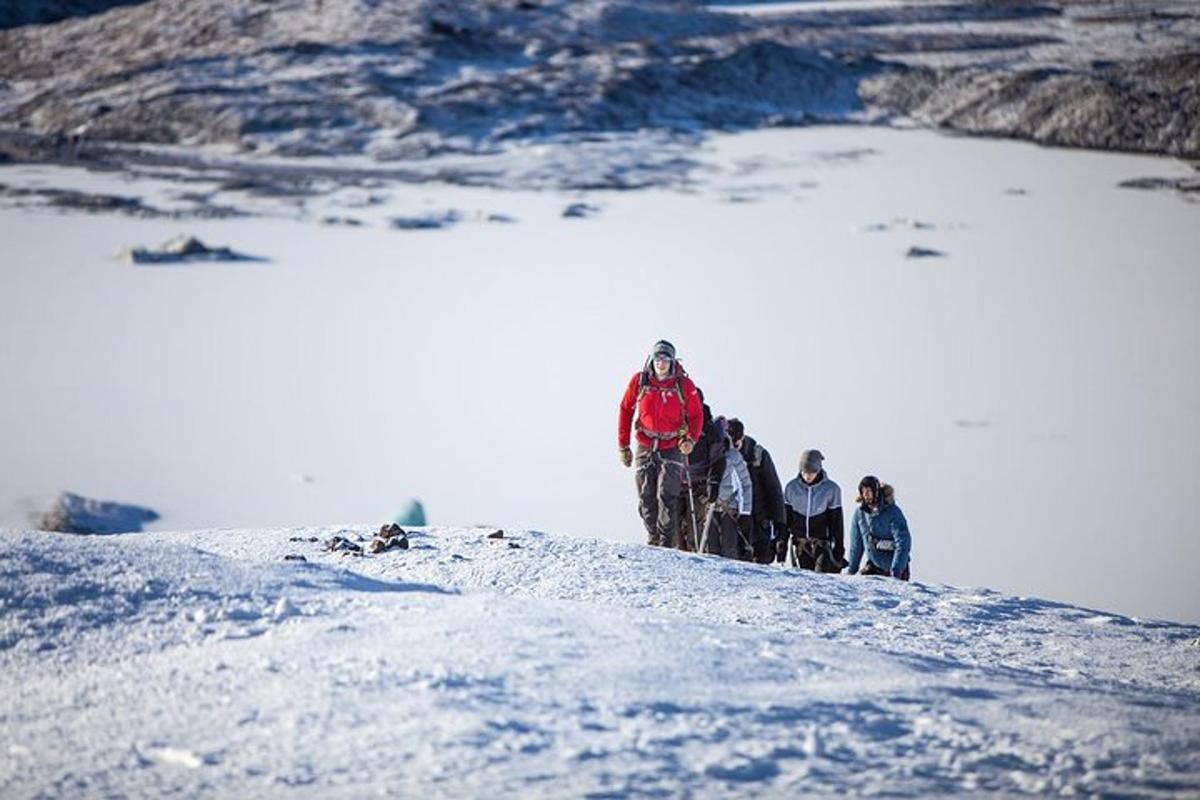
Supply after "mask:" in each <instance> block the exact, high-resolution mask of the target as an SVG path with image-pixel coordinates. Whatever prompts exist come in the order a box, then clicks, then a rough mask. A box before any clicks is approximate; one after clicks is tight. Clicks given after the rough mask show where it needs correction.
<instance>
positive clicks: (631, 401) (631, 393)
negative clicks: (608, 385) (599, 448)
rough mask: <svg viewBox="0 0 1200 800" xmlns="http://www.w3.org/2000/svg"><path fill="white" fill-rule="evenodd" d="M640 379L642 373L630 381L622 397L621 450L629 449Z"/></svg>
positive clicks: (618, 446) (619, 425)
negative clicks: (630, 430) (630, 431)
mask: <svg viewBox="0 0 1200 800" xmlns="http://www.w3.org/2000/svg"><path fill="white" fill-rule="evenodd" d="M640 377H641V373H637V374H635V375H634V376H633V377H632V378H630V379H629V385H628V386H626V387H625V394H624V395H623V396H622V397H621V405H620V408H619V410H618V411H617V448H618V449H621V450H624V449H625V448H627V447H629V429H630V427H632V425H633V414H634V410H635V409H634V406H635V405H637V393H638V379H639V378H640Z"/></svg>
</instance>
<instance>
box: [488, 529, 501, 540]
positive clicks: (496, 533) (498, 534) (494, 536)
mask: <svg viewBox="0 0 1200 800" xmlns="http://www.w3.org/2000/svg"><path fill="white" fill-rule="evenodd" d="M487 538H489V539H503V538H504V531H502V530H494V531H492V532H491V533H489V534H488V535H487Z"/></svg>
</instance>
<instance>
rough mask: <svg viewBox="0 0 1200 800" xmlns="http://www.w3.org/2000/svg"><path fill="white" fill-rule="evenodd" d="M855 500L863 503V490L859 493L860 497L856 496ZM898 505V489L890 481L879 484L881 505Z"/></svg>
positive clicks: (860, 503)
mask: <svg viewBox="0 0 1200 800" xmlns="http://www.w3.org/2000/svg"><path fill="white" fill-rule="evenodd" d="M854 502H856V503H858V504H859V505H860V506H861V505H862V502H863V498H862V492H859V493H858V497H856V498H854ZM894 505H896V490H895V489H894V488H892V485H891V484H890V483H880V484H879V507H880V508H882V507H884V506H894Z"/></svg>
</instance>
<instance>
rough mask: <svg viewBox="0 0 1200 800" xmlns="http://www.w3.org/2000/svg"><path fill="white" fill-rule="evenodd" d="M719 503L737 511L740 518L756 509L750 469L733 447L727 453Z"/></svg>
mask: <svg viewBox="0 0 1200 800" xmlns="http://www.w3.org/2000/svg"><path fill="white" fill-rule="evenodd" d="M717 502H718V503H720V504H721V505H722V506H725V507H726V508H728V509H730V510H733V511H736V512H737V514H738V516H743V515H747V514H749V513H750V512H751V511H752V510H753V509H754V484H753V483H752V482H751V481H750V469H749V468H748V467H747V466H746V460H745V459H743V458H742V454H741V453H739V452H738V451H737V450H736V449H735V448H733V447H731V448H729V450H728V451H727V452H726V453H725V474H724V475H722V476H721V486H720V487H719V489H718V490H717Z"/></svg>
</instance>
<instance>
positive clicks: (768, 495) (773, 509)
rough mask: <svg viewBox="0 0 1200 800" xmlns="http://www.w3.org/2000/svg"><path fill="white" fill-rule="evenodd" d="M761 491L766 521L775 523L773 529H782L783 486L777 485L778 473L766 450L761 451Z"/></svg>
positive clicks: (783, 521)
mask: <svg viewBox="0 0 1200 800" xmlns="http://www.w3.org/2000/svg"><path fill="white" fill-rule="evenodd" d="M760 469H761V470H762V472H761V475H762V489H763V495H764V496H763V498H762V502H763V508H765V509H766V512H767V519H769V520H771V522H773V523H775V527H777V528H782V527H783V526H784V525H785V524H786V522H787V517H785V516H784V513H783V486H782V485H780V483H779V473H778V472H776V471H775V462H774V461H772V460H771V453H770V451H768V450H763V459H762V467H761V468H760Z"/></svg>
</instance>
